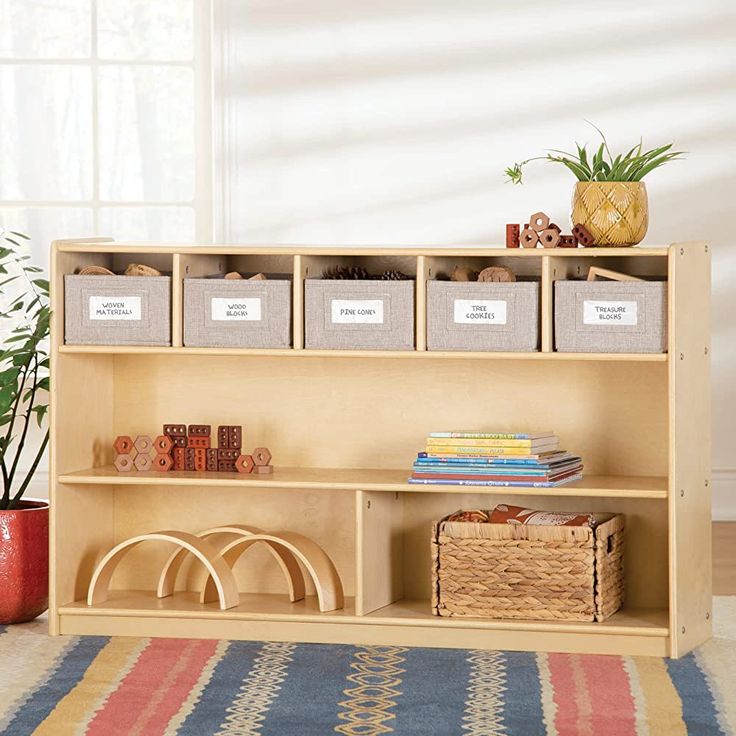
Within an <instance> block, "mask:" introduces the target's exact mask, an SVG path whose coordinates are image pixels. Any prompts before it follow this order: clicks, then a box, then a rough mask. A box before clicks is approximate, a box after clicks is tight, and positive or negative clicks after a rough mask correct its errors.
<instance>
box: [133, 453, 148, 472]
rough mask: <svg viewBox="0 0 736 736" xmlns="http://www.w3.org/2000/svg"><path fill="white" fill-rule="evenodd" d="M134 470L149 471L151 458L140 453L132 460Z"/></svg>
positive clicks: (146, 454)
mask: <svg viewBox="0 0 736 736" xmlns="http://www.w3.org/2000/svg"><path fill="white" fill-rule="evenodd" d="M133 465H135V469H136V470H150V469H151V456H150V455H149V454H148V453H141V454H139V455H136V456H135V460H133Z"/></svg>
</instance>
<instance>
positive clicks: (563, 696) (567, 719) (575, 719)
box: [547, 654, 585, 736]
mask: <svg viewBox="0 0 736 736" xmlns="http://www.w3.org/2000/svg"><path fill="white" fill-rule="evenodd" d="M547 663H548V666H549V674H550V679H551V680H552V688H553V692H554V696H553V699H554V702H555V705H556V706H557V715H556V717H555V728H556V729H557V733H558V734H560V736H577V734H580V733H584V732H585V731H584V730H583V729H582V728H581V725H582V724H581V715H582V714H581V713H580V709H579V707H578V686H577V681H576V676H575V669H574V667H573V663H572V660H571V658H570V655H569V654H549V655H547Z"/></svg>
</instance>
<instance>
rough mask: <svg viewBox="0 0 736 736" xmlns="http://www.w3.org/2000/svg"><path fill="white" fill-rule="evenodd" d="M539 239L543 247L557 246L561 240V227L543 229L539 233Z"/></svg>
mask: <svg viewBox="0 0 736 736" xmlns="http://www.w3.org/2000/svg"><path fill="white" fill-rule="evenodd" d="M539 240H540V242H541V243H542V247H543V248H556V247H557V244H558V243H559V242H560V229H559V228H557V230H555V229H554V228H551V227H548V228H547V229H546V230H542V232H541V233H539Z"/></svg>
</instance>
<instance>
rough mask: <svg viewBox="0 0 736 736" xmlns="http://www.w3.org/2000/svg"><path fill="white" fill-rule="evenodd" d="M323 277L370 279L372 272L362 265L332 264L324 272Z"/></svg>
mask: <svg viewBox="0 0 736 736" xmlns="http://www.w3.org/2000/svg"><path fill="white" fill-rule="evenodd" d="M322 278H323V279H343V280H344V279H352V280H360V279H369V278H370V274H369V273H368V271H367V270H366V269H365V268H363V267H362V266H331V267H330V268H328V269H325V270H324V271H323V272H322Z"/></svg>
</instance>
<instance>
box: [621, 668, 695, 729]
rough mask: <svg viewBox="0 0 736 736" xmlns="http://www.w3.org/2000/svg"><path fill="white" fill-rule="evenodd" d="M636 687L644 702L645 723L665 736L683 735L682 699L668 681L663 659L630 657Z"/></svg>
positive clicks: (668, 677)
mask: <svg viewBox="0 0 736 736" xmlns="http://www.w3.org/2000/svg"><path fill="white" fill-rule="evenodd" d="M633 661H634V663H635V665H636V669H637V672H638V673H639V686H640V687H641V690H642V692H643V693H644V702H645V703H646V714H645V718H646V721H647V724H648V725H649V726H651V727H654V728H655V729H656V730H654V731H652V733H666V734H667V736H687V727H686V726H685V723H684V721H683V720H682V701H681V700H680V696H679V695H678V694H677V690H675V686H674V685H673V684H672V680H671V679H670V676H669V673H668V672H667V665H666V663H665V660H663V659H659V658H658V657H634V658H633Z"/></svg>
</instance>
